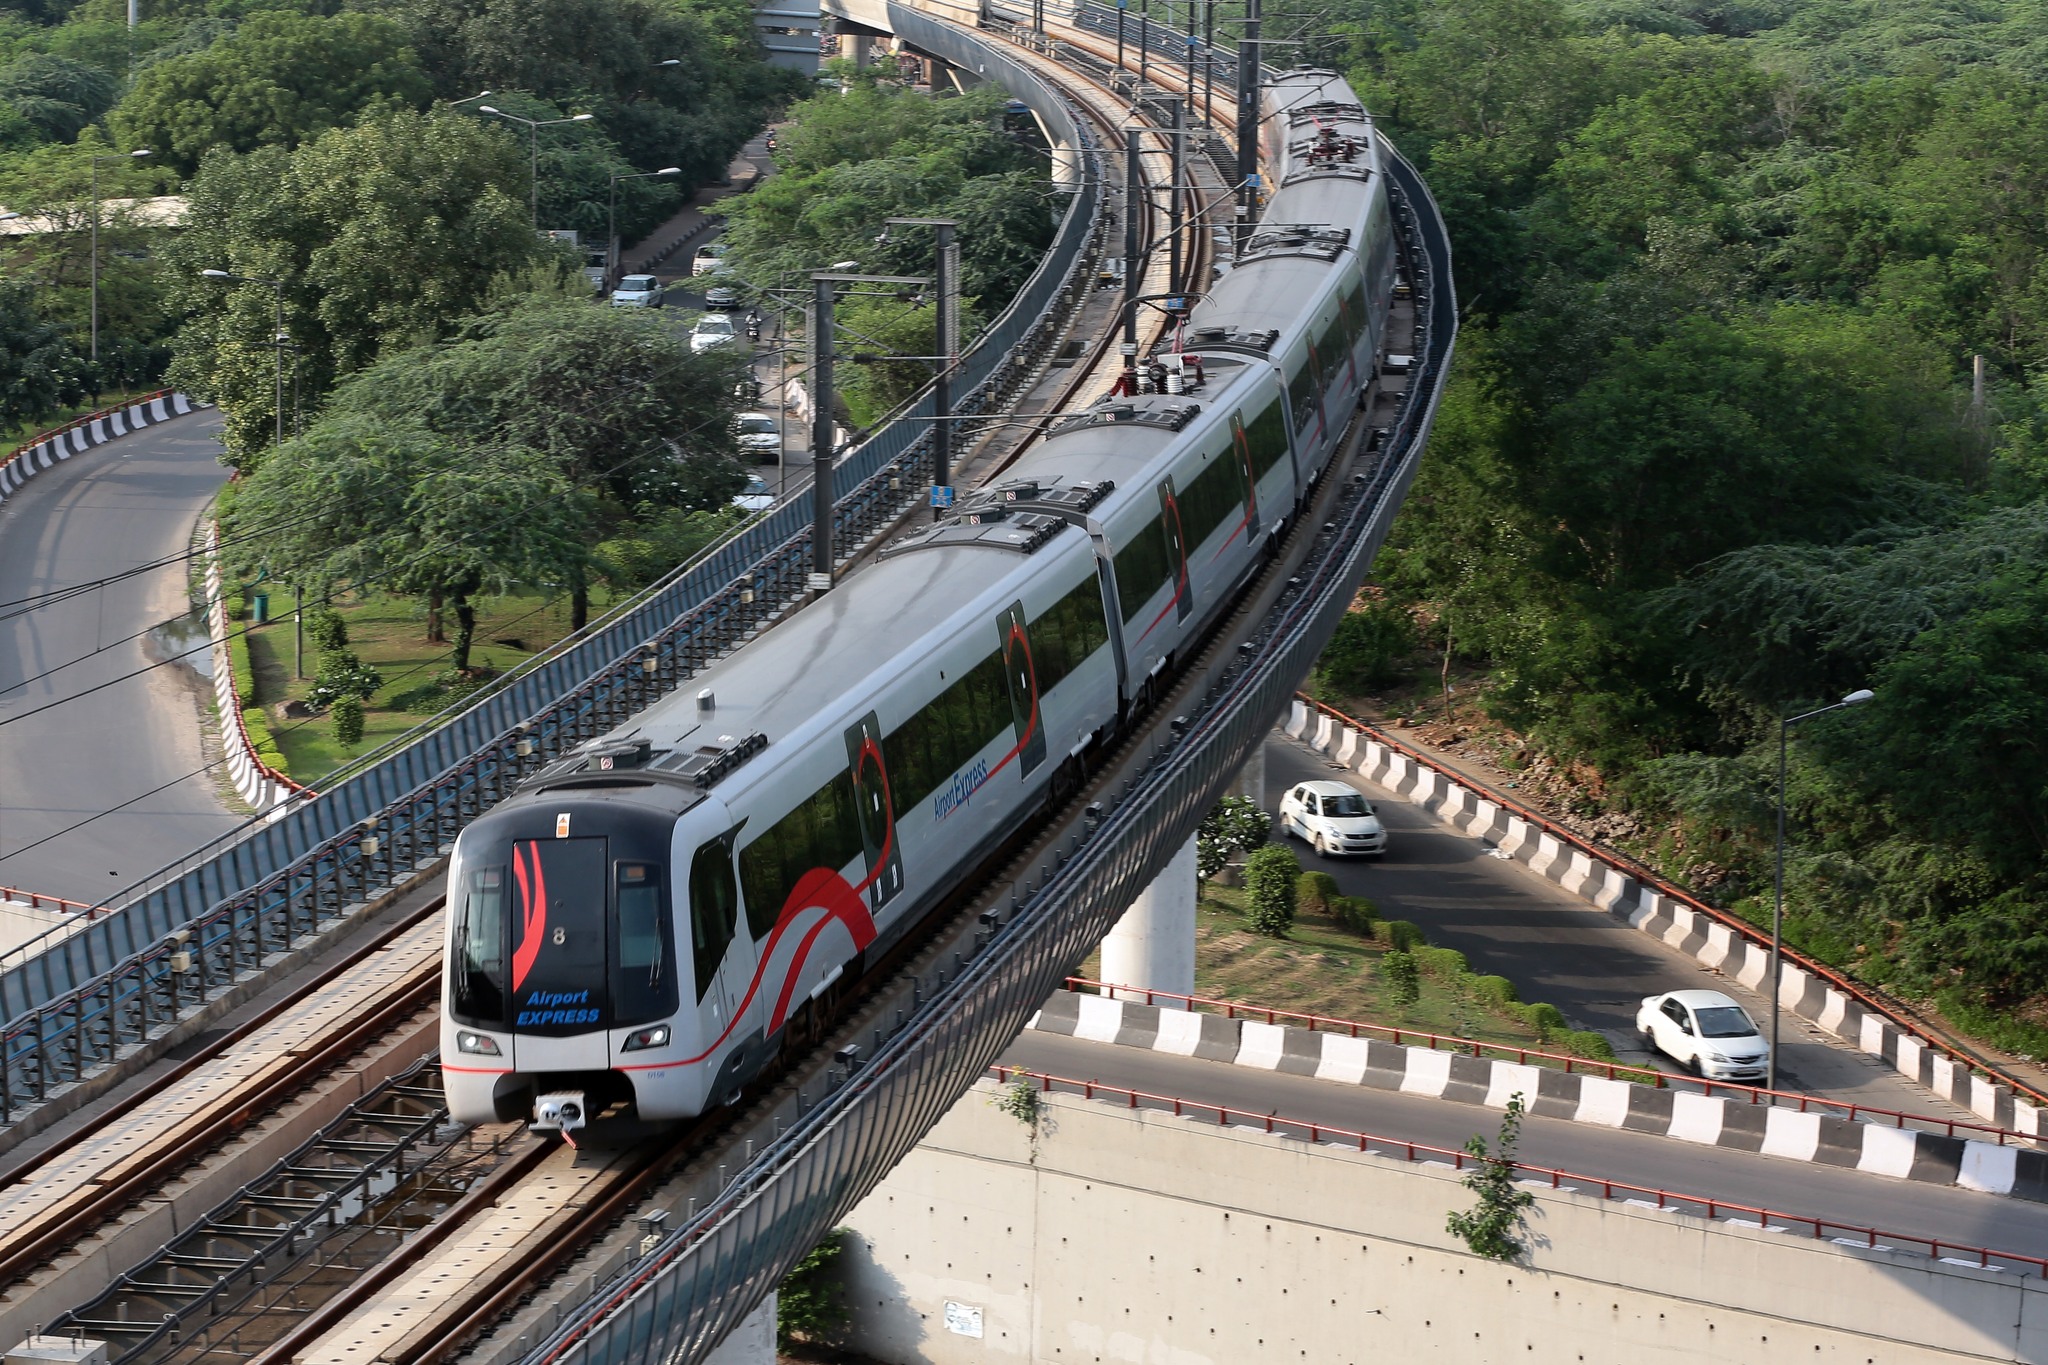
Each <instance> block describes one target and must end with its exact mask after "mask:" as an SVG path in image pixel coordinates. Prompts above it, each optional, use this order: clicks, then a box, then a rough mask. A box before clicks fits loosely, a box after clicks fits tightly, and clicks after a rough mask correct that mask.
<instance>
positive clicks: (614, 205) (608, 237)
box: [583, 63, 683, 288]
mask: <svg viewBox="0 0 2048 1365" xmlns="http://www.w3.org/2000/svg"><path fill="white" fill-rule="evenodd" d="M663 65H667V63H663ZM682 173H683V168H682V167H680V166H663V167H662V168H661V169H660V170H658V171H642V172H640V173H639V174H638V175H615V176H613V177H612V200H611V207H610V208H609V209H607V210H606V211H605V219H604V278H605V287H606V288H610V287H611V281H612V272H613V271H615V270H617V269H618V268H619V182H620V181H621V180H651V179H653V178H655V177H656V176H663V175H681V174H682ZM583 259H584V261H585V263H586V264H587V263H588V262H589V260H590V258H589V257H588V256H585V257H584V258H583Z"/></svg>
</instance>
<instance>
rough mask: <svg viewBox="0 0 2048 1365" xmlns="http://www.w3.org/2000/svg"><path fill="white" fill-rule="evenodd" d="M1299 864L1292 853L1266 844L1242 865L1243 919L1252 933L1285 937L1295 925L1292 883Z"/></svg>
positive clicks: (1294, 880) (1276, 845) (1298, 874)
mask: <svg viewBox="0 0 2048 1365" xmlns="http://www.w3.org/2000/svg"><path fill="white" fill-rule="evenodd" d="M1300 877H1301V863H1300V861H1299V860H1298V859H1296V858H1295V856H1294V853H1293V850H1291V849H1285V848H1281V847H1280V846H1279V845H1278V844H1268V845H1267V846H1266V847H1264V848H1262V849H1260V850H1259V851H1258V852H1257V853H1254V854H1252V856H1251V857H1250V859H1248V860H1247V861H1246V862H1245V865H1244V886H1245V905H1246V908H1247V915H1246V917H1247V918H1248V919H1249V920H1250V921H1251V929H1252V932H1253V933H1255V934H1264V935H1265V936H1266V937H1267V938H1286V937H1287V931H1288V930H1289V929H1290V928H1292V927H1293V925H1294V884H1295V882H1296V881H1297V880H1299V879H1300Z"/></svg>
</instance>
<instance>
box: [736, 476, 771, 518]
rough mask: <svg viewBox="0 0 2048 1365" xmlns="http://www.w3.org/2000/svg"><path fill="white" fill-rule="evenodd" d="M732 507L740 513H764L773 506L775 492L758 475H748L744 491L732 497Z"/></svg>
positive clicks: (766, 481)
mask: <svg viewBox="0 0 2048 1365" xmlns="http://www.w3.org/2000/svg"><path fill="white" fill-rule="evenodd" d="M732 505H733V506H734V507H737V508H739V509H740V510H741V511H742V512H765V511H767V510H768V509H769V508H771V507H773V506H774V505H775V490H774V489H772V488H770V487H769V486H768V480H766V479H764V478H762V477H761V476H760V475H759V474H749V475H748V476H747V486H746V489H745V491H743V492H740V493H736V494H734V495H733V500H732Z"/></svg>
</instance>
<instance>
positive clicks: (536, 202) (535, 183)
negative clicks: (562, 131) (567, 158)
mask: <svg viewBox="0 0 2048 1365" xmlns="http://www.w3.org/2000/svg"><path fill="white" fill-rule="evenodd" d="M476 111H477V112H478V113H479V114H495V115H497V116H498V117H499V118H501V119H509V120H511V121H512V122H513V123H523V124H525V125H526V157H527V176H528V189H527V192H526V201H527V210H528V212H529V213H530V214H531V215H532V217H533V230H534V231H535V232H538V231H540V130H541V129H543V128H553V127H555V126H556V125H557V124H562V123H588V122H589V121H590V120H592V119H594V118H596V117H597V115H595V114H571V115H569V117H567V118H547V119H530V118H521V117H519V115H517V114H508V113H506V112H505V111H504V110H503V109H494V108H492V107H491V106H490V105H488V104H479V105H478V106H477V107H476Z"/></svg>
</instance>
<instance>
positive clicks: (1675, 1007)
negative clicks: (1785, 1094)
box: [1636, 991, 1771, 1081]
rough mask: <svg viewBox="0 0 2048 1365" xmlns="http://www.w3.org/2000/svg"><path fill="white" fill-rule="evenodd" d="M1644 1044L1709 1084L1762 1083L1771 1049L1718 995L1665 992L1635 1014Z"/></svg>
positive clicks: (1747, 1019) (1741, 1012)
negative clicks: (1726, 1082) (1718, 1082)
mask: <svg viewBox="0 0 2048 1365" xmlns="http://www.w3.org/2000/svg"><path fill="white" fill-rule="evenodd" d="M1636 1032H1638V1033H1640V1034H1641V1035H1642V1036H1643V1041H1644V1042H1646V1043H1647V1044H1649V1045H1650V1046H1651V1047H1652V1048H1654V1049H1656V1050H1657V1051H1658V1052H1661V1053H1663V1054H1664V1055H1665V1056H1667V1057H1669V1058H1670V1059H1671V1060H1672V1061H1674V1062H1677V1063H1678V1064H1679V1065H1680V1066H1683V1067H1686V1068H1688V1069H1690V1070H1692V1071H1694V1072H1696V1073H1698V1074H1699V1075H1702V1076H1705V1077H1706V1078H1707V1079H1708V1080H1710V1081H1761V1080H1763V1079H1764V1077H1765V1076H1767V1075H1768V1074H1769V1067H1770V1057H1771V1045H1770V1044H1769V1043H1766V1042H1765V1041H1764V1040H1763V1035H1762V1034H1760V1033H1759V1032H1758V1031H1757V1027H1756V1024H1755V1023H1754V1022H1752V1021H1751V1019H1750V1017H1749V1014H1748V1013H1747V1012H1746V1011H1745V1010H1744V1009H1743V1008H1742V1006H1740V1005H1738V1004H1736V1003H1735V1002H1734V1001H1733V1000H1730V999H1729V998H1728V997H1727V996H1725V995H1723V994H1721V992H1719V991H1666V992H1665V993H1664V994H1663V995H1651V996H1646V997H1644V999H1643V1007H1642V1008H1641V1009H1639V1010H1637V1011H1636Z"/></svg>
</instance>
